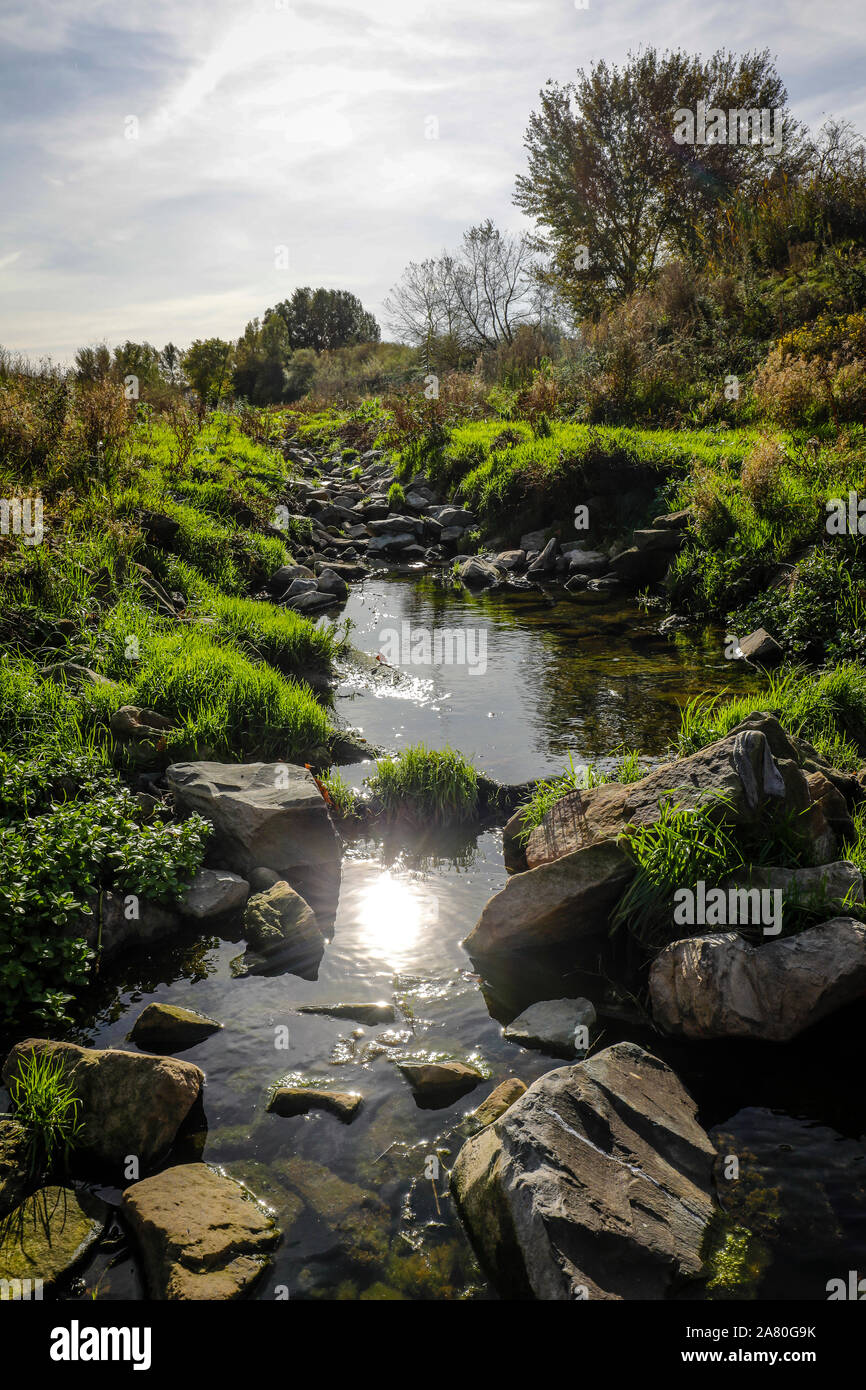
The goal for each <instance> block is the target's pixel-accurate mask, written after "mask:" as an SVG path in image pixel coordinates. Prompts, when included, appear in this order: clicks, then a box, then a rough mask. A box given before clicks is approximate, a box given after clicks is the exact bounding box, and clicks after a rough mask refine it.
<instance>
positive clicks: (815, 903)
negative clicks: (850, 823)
mask: <svg viewBox="0 0 866 1390" xmlns="http://www.w3.org/2000/svg"><path fill="white" fill-rule="evenodd" d="M720 887H722V888H724V889H728V888H761V889H762V888H769V889H775V888H781V890H782V894H783V901H785V902H793V903H797V904H799V905H800V906H806V907H822V906H828V905H829V904H831V903H832V904H834V905H835V906H837V907H840V908H841V907H844V906H845V905H846V904H847V905H848V906H853V905H855V904H863V903H864V902H866V898H864V894H863V875H862V874H861V872H860V870H859V869H858V868H857V865H856V864H852V863H851V861H850V860H849V859H840V860H839V861H838V862H837V863H835V864H819V865H817V866H813V867H811V868H806V869H781V868H773V867H764V866H762V865H760V864H754V865H752V866H751V867H750V868H749V869H748V870H747V871H744V872H742V873H740V874H733V875H732V876H731V877H730V878H727V879H725V880H723V882H722V883H721V884H720Z"/></svg>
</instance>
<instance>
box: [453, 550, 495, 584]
mask: <svg viewBox="0 0 866 1390" xmlns="http://www.w3.org/2000/svg"><path fill="white" fill-rule="evenodd" d="M457 573H458V578H459V579H460V582H461V583H462V584H465V585H466V586H467V588H470V589H485V588H489V587H490V585H491V584H498V583H499V582H500V581H501V579H502V575H501V574H500V573H499V570H498V569H497V568H496V566H495V565H494V564H493V562H492V561H491V560H482V559H481V557H480V556H478V555H470V557H469V559H468V560H464V561H463V564H462V565H461V566H460V567H459V569H458V571H457Z"/></svg>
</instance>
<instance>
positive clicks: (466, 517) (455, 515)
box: [436, 507, 475, 531]
mask: <svg viewBox="0 0 866 1390" xmlns="http://www.w3.org/2000/svg"><path fill="white" fill-rule="evenodd" d="M436 520H437V521H438V522H439V525H440V526H443V527H446V528H447V529H448V530H454V529H456V528H457V527H459V528H460V530H461V531H465V530H467V529H468V527H470V526H474V525H475V515H474V513H473V512H469V511H467V510H466V509H465V507H442V508H441V509H440V511H439V512H438V514H437V517H436Z"/></svg>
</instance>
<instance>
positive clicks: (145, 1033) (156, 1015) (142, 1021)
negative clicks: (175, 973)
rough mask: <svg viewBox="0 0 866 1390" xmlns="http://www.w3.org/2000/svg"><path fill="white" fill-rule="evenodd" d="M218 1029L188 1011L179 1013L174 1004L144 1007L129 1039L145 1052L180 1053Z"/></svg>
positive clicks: (212, 1022) (208, 1021)
mask: <svg viewBox="0 0 866 1390" xmlns="http://www.w3.org/2000/svg"><path fill="white" fill-rule="evenodd" d="M221 1028H222V1024H221V1023H216V1022H214V1020H213V1019H212V1018H206V1017H205V1016H204V1014H198V1013H195V1012H194V1010H192V1009H179V1008H178V1007H177V1005H176V1004H148V1005H147V1007H146V1008H145V1009H142V1011H141V1013H140V1014H139V1015H138V1018H137V1019H136V1020H135V1023H134V1024H133V1025H132V1032H131V1033H130V1035H129V1036H130V1038H131V1039H132V1041H133V1042H134V1043H135V1044H136V1046H138V1047H140V1048H142V1049H143V1050H144V1051H146V1052H159V1053H162V1052H183V1051H184V1049H185V1048H187V1047H195V1045H196V1043H200V1042H204V1040H205V1038H209V1037H210V1035H211V1033H218V1032H219V1031H220V1029H221Z"/></svg>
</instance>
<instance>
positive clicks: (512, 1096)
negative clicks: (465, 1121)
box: [469, 1076, 526, 1127]
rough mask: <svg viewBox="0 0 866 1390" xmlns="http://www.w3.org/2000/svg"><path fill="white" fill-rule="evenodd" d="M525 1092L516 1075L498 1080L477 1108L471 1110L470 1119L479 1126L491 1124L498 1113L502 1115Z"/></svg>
mask: <svg viewBox="0 0 866 1390" xmlns="http://www.w3.org/2000/svg"><path fill="white" fill-rule="evenodd" d="M525 1094H526V1085H525V1083H524V1082H523V1081H519V1080H518V1078H517V1077H516V1076H510V1077H509V1078H508V1080H507V1081H500V1083H499V1085H498V1086H495V1087H494V1088H493V1090H492V1091H491V1092H490V1095H489V1096H488V1097H487V1098H486V1100H483V1101H482V1102H481V1104H480V1105H479V1106H478V1109H477V1110H473V1111H472V1114H471V1115H470V1117H469V1118H470V1120H472V1121H473V1123H474V1124H477V1125H478V1126H479V1127H483V1126H484V1125H492V1124H493V1121H494V1120H498V1119H499V1117H500V1115H504V1114H505V1112H506V1110H507V1109H508V1108H509V1106H512V1105H513V1104H514V1102H515V1101H516V1100H519V1099H520V1097H521V1096H522V1095H525Z"/></svg>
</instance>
